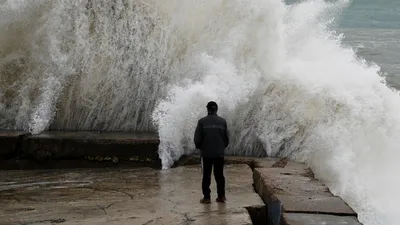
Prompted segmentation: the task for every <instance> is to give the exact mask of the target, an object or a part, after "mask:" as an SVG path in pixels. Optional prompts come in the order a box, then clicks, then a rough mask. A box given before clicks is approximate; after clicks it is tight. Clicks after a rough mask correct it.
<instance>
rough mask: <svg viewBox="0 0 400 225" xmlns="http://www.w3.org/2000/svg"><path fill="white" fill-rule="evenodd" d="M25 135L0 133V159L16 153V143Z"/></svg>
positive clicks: (22, 133) (18, 132) (9, 132)
mask: <svg viewBox="0 0 400 225" xmlns="http://www.w3.org/2000/svg"><path fill="white" fill-rule="evenodd" d="M26 134H27V133H26V132H23V131H0V157H7V156H8V155H12V154H13V153H14V152H15V151H16V148H17V145H18V142H19V141H21V139H22V137H23V136H24V135H26Z"/></svg>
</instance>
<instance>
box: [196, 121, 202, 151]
mask: <svg viewBox="0 0 400 225" xmlns="http://www.w3.org/2000/svg"><path fill="white" fill-rule="evenodd" d="M202 143H203V127H202V125H201V123H200V120H199V121H198V122H197V127H196V131H195V132H194V144H195V145H196V149H200V148H201V145H202Z"/></svg>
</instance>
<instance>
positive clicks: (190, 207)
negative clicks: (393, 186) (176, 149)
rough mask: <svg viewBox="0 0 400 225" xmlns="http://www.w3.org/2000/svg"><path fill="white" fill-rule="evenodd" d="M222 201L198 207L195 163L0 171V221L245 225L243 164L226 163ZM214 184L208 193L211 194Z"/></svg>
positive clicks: (249, 197) (248, 190)
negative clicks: (224, 198)
mask: <svg viewBox="0 0 400 225" xmlns="http://www.w3.org/2000/svg"><path fill="white" fill-rule="evenodd" d="M225 171H226V172H225V176H226V180H227V198H228V202H227V203H226V204H218V203H216V202H213V203H212V204H211V205H201V204H200V203H199V200H200V198H201V170H200V167H199V166H191V167H179V168H175V169H170V170H161V171H160V170H153V169H149V168H140V169H92V170H89V169H87V170H86V169H79V170H52V171H4V172H0V224H9V225H14V224H15V225H17V224H18V225H20V224H25V225H33V224H74V225H75V224H76V225H77V224H88V225H91V224H116V225H117V224H118V225H125V224H130V225H131V224H146V225H150V224H221V225H222V224H251V220H250V218H249V215H248V213H247V211H246V209H245V208H244V207H247V206H252V205H262V204H263V203H262V200H261V199H260V197H259V196H258V195H257V194H256V193H255V192H254V190H253V187H252V182H253V180H252V172H251V169H250V168H249V167H248V166H247V165H227V166H226V170H225ZM215 190H216V188H215V182H214V180H213V183H212V194H213V197H214V198H215V197H216V193H215Z"/></svg>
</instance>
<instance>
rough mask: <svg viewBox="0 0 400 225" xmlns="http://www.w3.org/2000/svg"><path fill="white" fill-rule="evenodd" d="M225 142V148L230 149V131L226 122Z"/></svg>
mask: <svg viewBox="0 0 400 225" xmlns="http://www.w3.org/2000/svg"><path fill="white" fill-rule="evenodd" d="M224 141H225V148H226V147H228V145H229V131H228V125H227V124H226V121H225V135H224Z"/></svg>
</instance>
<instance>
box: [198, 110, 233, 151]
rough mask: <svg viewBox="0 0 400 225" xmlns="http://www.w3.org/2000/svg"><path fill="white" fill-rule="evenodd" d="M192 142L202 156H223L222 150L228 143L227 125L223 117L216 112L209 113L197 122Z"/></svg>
mask: <svg viewBox="0 0 400 225" xmlns="http://www.w3.org/2000/svg"><path fill="white" fill-rule="evenodd" d="M194 143H195V145H196V148H197V149H200V151H201V157H203V158H218V157H224V150H225V148H226V147H228V145H229V137H228V127H227V125H226V121H225V119H224V118H222V117H219V116H218V115H217V114H216V113H209V115H208V116H206V117H203V118H201V119H200V120H199V121H198V122H197V127H196V131H195V134H194Z"/></svg>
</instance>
